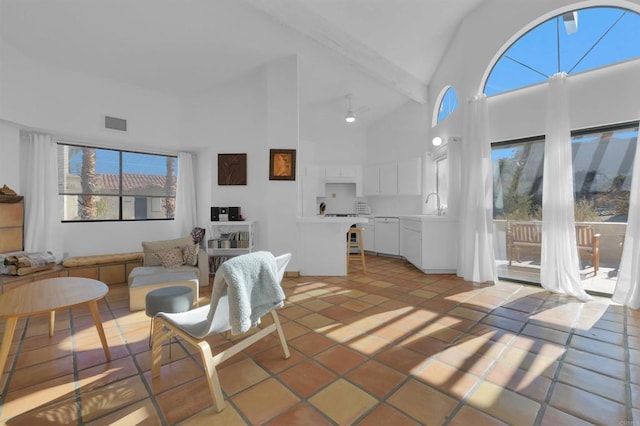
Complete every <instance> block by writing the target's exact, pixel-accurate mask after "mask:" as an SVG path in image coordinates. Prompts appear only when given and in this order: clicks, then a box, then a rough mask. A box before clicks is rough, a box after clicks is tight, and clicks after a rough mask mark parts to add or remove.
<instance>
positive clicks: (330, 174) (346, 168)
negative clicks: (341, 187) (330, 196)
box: [318, 165, 363, 197]
mask: <svg viewBox="0 0 640 426" xmlns="http://www.w3.org/2000/svg"><path fill="white" fill-rule="evenodd" d="M319 174H320V175H321V178H320V181H321V184H322V186H323V188H322V189H321V190H319V195H318V197H324V196H325V193H326V190H325V189H324V187H325V186H326V184H327V183H355V185H356V197H362V195H363V192H362V166H360V165H342V166H324V167H320V168H319Z"/></svg>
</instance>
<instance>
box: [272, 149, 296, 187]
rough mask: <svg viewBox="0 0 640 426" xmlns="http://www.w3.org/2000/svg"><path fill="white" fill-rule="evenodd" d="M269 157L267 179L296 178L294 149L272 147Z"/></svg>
mask: <svg viewBox="0 0 640 426" xmlns="http://www.w3.org/2000/svg"><path fill="white" fill-rule="evenodd" d="M269 157H270V158H269V180H296V150H295V149H272V150H271V151H270V155H269Z"/></svg>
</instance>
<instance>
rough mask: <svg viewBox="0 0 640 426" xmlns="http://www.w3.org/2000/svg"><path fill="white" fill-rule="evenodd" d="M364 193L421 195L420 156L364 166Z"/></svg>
mask: <svg viewBox="0 0 640 426" xmlns="http://www.w3.org/2000/svg"><path fill="white" fill-rule="evenodd" d="M363 182H364V195H365V196H367V195H398V194H399V195H422V158H420V157H417V158H411V159H409V160H403V161H393V162H389V163H383V164H374V165H368V166H365V167H364V172H363Z"/></svg>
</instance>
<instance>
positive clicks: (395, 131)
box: [365, 101, 435, 215]
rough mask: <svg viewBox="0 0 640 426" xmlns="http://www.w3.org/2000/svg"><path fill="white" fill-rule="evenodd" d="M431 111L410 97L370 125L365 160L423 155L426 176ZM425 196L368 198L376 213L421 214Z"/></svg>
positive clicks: (400, 159) (395, 158) (376, 162)
mask: <svg viewBox="0 0 640 426" xmlns="http://www.w3.org/2000/svg"><path fill="white" fill-rule="evenodd" d="M428 111H429V110H428V105H422V104H419V103H417V102H414V101H408V102H407V103H405V104H404V105H403V106H401V107H400V108H398V109H397V110H395V111H394V112H393V113H391V114H389V115H388V116H386V117H385V118H383V119H382V120H379V121H378V122H376V123H374V124H373V125H371V126H369V128H368V129H367V147H366V161H365V164H379V163H387V162H390V161H402V160H407V159H410V158H416V157H420V158H422V159H423V177H426V176H427V175H426V174H425V173H424V172H425V167H427V162H426V161H424V160H426V156H425V154H426V152H427V150H428V149H429V148H428V146H429V145H430V142H429V141H430V139H429V118H428ZM434 179H435V175H434ZM423 186H424V187H425V188H427V186H425V185H423ZM423 200H424V197H422V196H419V195H416V196H406V195H405V196H377V197H368V198H367V202H368V204H369V206H370V207H371V211H372V213H373V214H377V215H402V214H419V213H422V210H423V204H424V203H423Z"/></svg>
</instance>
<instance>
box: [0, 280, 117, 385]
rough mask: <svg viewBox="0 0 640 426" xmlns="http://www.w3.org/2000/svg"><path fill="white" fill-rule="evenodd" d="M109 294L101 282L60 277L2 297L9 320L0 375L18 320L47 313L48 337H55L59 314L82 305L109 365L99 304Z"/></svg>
mask: <svg viewBox="0 0 640 426" xmlns="http://www.w3.org/2000/svg"><path fill="white" fill-rule="evenodd" d="M108 291H109V288H108V287H107V285H106V284H105V283H103V282H101V281H97V280H93V279H90V278H79V277H60V278H49V279H46V280H41V281H34V282H31V283H28V284H24V285H22V286H20V287H16V288H14V289H12V290H9V291H7V292H5V293H3V294H0V318H6V319H7V323H6V325H5V329H4V336H3V338H2V346H1V347H0V375H1V374H2V373H3V372H4V367H5V363H6V362H7V357H8V356H9V349H10V348H11V341H12V340H13V334H14V332H15V330H16V324H17V322H18V318H21V317H28V316H31V315H37V314H43V313H48V314H49V336H53V327H54V323H55V318H56V317H55V315H56V310H57V309H68V308H73V307H75V306H81V305H87V306H88V307H89V311H90V312H91V316H92V317H93V322H94V323H95V325H96V329H97V330H98V335H99V336H100V341H101V342H102V348H103V349H104V354H105V356H106V358H107V361H110V360H111V354H110V352H109V346H108V345H107V338H106V336H105V334H104V329H103V328H102V320H101V319H100V314H99V312H98V300H100V299H102V298H103V297H104V295H105V294H107V292H108Z"/></svg>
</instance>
